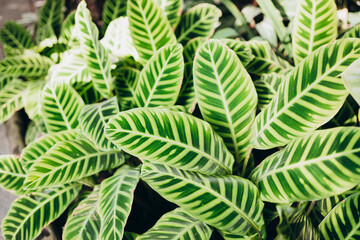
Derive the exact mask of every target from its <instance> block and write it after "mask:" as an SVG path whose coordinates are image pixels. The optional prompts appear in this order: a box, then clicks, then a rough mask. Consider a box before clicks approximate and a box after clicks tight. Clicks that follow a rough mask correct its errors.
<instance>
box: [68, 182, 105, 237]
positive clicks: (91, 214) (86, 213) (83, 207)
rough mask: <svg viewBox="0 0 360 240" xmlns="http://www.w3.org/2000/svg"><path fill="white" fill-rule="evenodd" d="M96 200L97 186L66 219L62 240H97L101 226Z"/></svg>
mask: <svg viewBox="0 0 360 240" xmlns="http://www.w3.org/2000/svg"><path fill="white" fill-rule="evenodd" d="M98 200H99V186H95V188H94V190H93V191H92V192H91V194H90V195H89V196H87V197H86V198H85V199H83V200H82V201H81V202H80V203H79V205H78V206H77V207H76V208H75V209H74V211H73V212H72V213H71V215H70V217H69V218H68V220H67V222H66V224H65V227H64V233H63V238H64V240H83V239H84V240H85V239H89V240H90V239H98V236H99V233H100V224H101V219H100V216H99V210H98Z"/></svg>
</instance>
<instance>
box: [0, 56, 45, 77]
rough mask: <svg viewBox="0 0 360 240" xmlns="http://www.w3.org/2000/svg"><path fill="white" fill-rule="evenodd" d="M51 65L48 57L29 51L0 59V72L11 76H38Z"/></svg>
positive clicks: (43, 73) (42, 74)
mask: <svg viewBox="0 0 360 240" xmlns="http://www.w3.org/2000/svg"><path fill="white" fill-rule="evenodd" d="M51 65H52V61H51V59H50V58H48V57H45V56H41V55H40V54H37V53H35V52H32V51H29V52H27V53H24V54H23V55H17V56H13V57H7V58H4V59H3V60H1V61H0V74H6V75H8V76H11V77H19V76H22V77H40V76H44V75H46V74H47V71H48V69H49V68H50V66H51Z"/></svg>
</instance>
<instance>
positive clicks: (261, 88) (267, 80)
mask: <svg viewBox="0 0 360 240" xmlns="http://www.w3.org/2000/svg"><path fill="white" fill-rule="evenodd" d="M284 80H285V75H282V74H278V73H269V74H263V75H261V77H260V79H259V80H256V81H254V85H255V88H256V92H257V95H258V106H259V108H260V109H261V110H263V109H264V108H265V107H266V106H267V105H268V104H269V103H270V102H271V100H272V99H273V98H274V96H275V94H276V92H277V90H278V89H279V86H280V84H281V83H282V82H283V81H284Z"/></svg>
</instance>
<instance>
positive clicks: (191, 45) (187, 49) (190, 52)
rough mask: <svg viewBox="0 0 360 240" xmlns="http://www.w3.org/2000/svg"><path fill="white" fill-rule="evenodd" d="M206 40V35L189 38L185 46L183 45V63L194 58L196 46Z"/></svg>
mask: <svg viewBox="0 0 360 240" xmlns="http://www.w3.org/2000/svg"><path fill="white" fill-rule="evenodd" d="M206 41H208V38H206V37H196V38H193V39H191V40H190V41H189V42H188V43H187V44H186V45H185V46H184V61H185V63H189V62H191V63H192V62H193V61H194V58H195V54H196V51H197V50H198V48H199V47H200V46H201V45H202V44H204V43H205V42H206Z"/></svg>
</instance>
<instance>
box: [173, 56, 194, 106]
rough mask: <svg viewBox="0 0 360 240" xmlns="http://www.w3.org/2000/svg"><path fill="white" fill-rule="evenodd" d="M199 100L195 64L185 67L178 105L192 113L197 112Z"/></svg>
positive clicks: (189, 63)
mask: <svg viewBox="0 0 360 240" xmlns="http://www.w3.org/2000/svg"><path fill="white" fill-rule="evenodd" d="M196 103H197V100H196V96H195V89H194V79H193V62H192V61H191V62H188V63H186V64H185V65H184V78H183V82H182V85H181V89H180V92H179V97H178V99H177V100H176V105H181V106H184V107H185V109H186V111H187V112H189V113H192V112H193V111H194V110H195V106H196Z"/></svg>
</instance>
